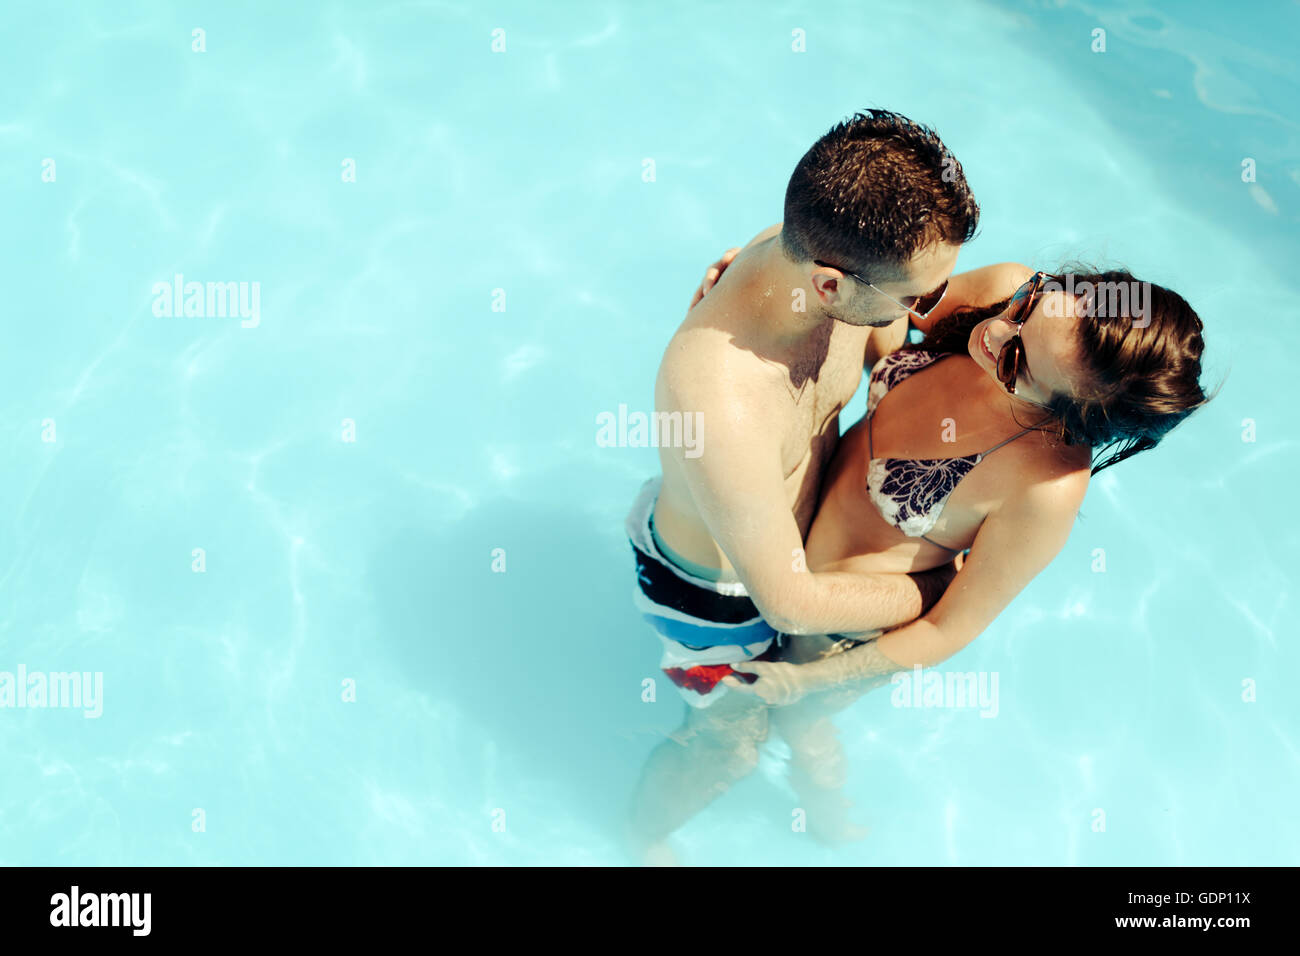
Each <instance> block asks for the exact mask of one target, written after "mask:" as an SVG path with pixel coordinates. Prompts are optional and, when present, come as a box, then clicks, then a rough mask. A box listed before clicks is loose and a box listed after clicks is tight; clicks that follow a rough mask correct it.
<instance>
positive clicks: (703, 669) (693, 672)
mask: <svg viewBox="0 0 1300 956" xmlns="http://www.w3.org/2000/svg"><path fill="white" fill-rule="evenodd" d="M664 673H665V674H667V675H668V677H669V679H670V680H671V681H672V682H673V683H674V684H676V685H677V686H678V687H685V688H686V689H687V690H693V691H695V693H697V694H708V693H710V692H711V691H712V690H713V688H715V687H717V686H718V682H719V681H721V680H722V679H723V678H724V677H728V676H731V675H735V676H736V677H739V678H740V679H741V680H742V681H744V682H745V683H746V684H752V683H753V682H754V681H755V680H757V679H758V678H756V677H755V676H754V675H753V674H745V673H739V672H737V671H733V670H732V669H731V667H730V665H728V664H697V665H696V666H695V667H692V668H689V669H687V670H682V669H681V668H680V667H665V668H664Z"/></svg>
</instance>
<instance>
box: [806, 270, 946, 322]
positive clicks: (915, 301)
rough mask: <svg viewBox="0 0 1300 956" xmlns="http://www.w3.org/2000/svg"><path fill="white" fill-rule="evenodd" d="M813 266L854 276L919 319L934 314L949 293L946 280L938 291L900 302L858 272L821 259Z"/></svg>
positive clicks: (909, 297) (911, 296)
mask: <svg viewBox="0 0 1300 956" xmlns="http://www.w3.org/2000/svg"><path fill="white" fill-rule="evenodd" d="M813 265H815V266H821V267H822V268H823V269H836V270H838V271H839V272H843V273H844V274H845V275H846V276H852V277H853V278H855V279H857V280H858V281H859V282H861V283H862V284H864V285H866V286H868V287H869V288H872V289H875V290H876V291H877V292H880V294H881V295H883V296H884V297H885V298H886V299H888V300H889V301H890V302H892V303H894V305H896V306H898V307H899V308H901V309H903V311H905V312H911V313H912V314H913V315H914V316H916V317H917V318H918V319H924V318H925V317H926V316H927V315H929V314H930V313H931V312H933V311H934V307H935V306H936V305H938V304H939V303H940V302H941V301H942V300H943V297H944V294H945V293H947V291H948V280H947V279H944V280H943V283H942V284H941V285H940V286H939V287H938V288H937V289H934V290H933V291H930V292H927V293H926V294H925V295H909V296H907V297H906V299H905V300H904V301H902V302H900V301H898V299H895V298H894V297H893V296H892V295H890V294H889V293H888V292H881V290H880V289H876V287H875V286H874V285H872V284H871V282H869V281H868V280H867V279H866V278H865V277H863V276H860V275H858V274H857V273H856V272H850V271H849V270H848V269H844V268H841V267H840V266H837V265H832V264H831V263H829V262H823V261H822V260H821V259H814V260H813Z"/></svg>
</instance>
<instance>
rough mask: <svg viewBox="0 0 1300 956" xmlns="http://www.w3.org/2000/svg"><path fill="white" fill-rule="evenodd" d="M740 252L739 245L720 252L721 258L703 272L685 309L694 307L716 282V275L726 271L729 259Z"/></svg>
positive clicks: (729, 262)
mask: <svg viewBox="0 0 1300 956" xmlns="http://www.w3.org/2000/svg"><path fill="white" fill-rule="evenodd" d="M738 252H740V247H739V246H737V247H736V248H734V249H728V250H727V251H726V252H724V253H723V254H722V258H721V259H719V260H718V261H717V262H715V263H714V264H713V265H711V266H709V268H708V271H706V272H705V273H704V280H703V281H702V282H700V287H699V288H698V289H696V290H695V296H694V297H693V298H692V299H691V304H690V307H689V308H688V309H687V310H686V311H688V312H689V311H690V310H691V309H693V308H695V304H696V303H697V302H699V301H700V300H701V299H703V298H704V293H706V292H708V291H709V290H710V289H712V288H713V287H714V286H715V285H716V284H717V282H718V277H719V276H721V275H722V273H723V272H725V271H726V269H727V266H729V265H731V260H732V259H734V258H736V253H738Z"/></svg>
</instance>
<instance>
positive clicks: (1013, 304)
mask: <svg viewBox="0 0 1300 956" xmlns="http://www.w3.org/2000/svg"><path fill="white" fill-rule="evenodd" d="M1047 277H1048V276H1047V273H1046V272H1035V273H1034V275H1033V278H1031V279H1030V280H1029V281H1028V282H1026V283H1025V284H1024V285H1022V286H1021V287H1020V288H1019V289H1017V290H1016V294H1015V295H1013V296H1012V297H1011V298H1010V299H1008V300H1007V306H1008V308H1010V310H1011V314H1010V315H1008V316H1007V321H1008V322H1010V323H1011V324H1012V325H1014V326H1016V328H1017V329H1019V327H1020V326H1022V325H1024V324H1025V320H1026V319H1027V318H1029V316H1030V314H1031V313H1032V312H1033V311H1034V300H1035V299H1037V298H1038V294H1039V293H1040V292H1041V291H1042V289H1043V280H1044V279H1046V278H1047ZM1024 364H1025V343H1024V342H1023V341H1022V340H1021V338H1020V332H1019V331H1017V332H1016V334H1015V335H1013V336H1012V337H1011V340H1010V341H1009V342H1007V344H1006V345H1004V346H1002V351H1001V352H999V353H998V369H997V371H998V381H999V382H1001V383H1002V384H1003V385H1005V386H1006V387H1007V391H1008V392H1011V393H1012V394H1014V393H1015V391H1016V379H1018V378H1019V377H1020V369H1021V368H1022V367H1023V366H1024Z"/></svg>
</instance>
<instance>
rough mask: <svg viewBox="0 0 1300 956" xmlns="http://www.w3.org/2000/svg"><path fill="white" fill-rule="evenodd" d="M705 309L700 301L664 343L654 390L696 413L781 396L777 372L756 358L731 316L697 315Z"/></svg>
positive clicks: (780, 372) (772, 364) (779, 372)
mask: <svg viewBox="0 0 1300 956" xmlns="http://www.w3.org/2000/svg"><path fill="white" fill-rule="evenodd" d="M720 298H721V297H719V299H720ZM709 304H711V303H708V297H707V296H706V297H705V301H702V302H700V303H699V305H697V306H696V307H695V308H694V309H692V310H691V314H690V315H688V316H687V319H686V321H685V322H683V323H682V325H681V327H680V328H679V329H678V330H677V332H676V334H674V335H673V337H672V339H671V340H670V341H669V343H668V347H667V348H666V349H665V350H664V356H663V360H662V361H661V362H660V364H659V376H658V381H657V386H656V391H657V392H658V393H660V394H661V395H664V396H669V395H672V396H676V397H677V399H678V400H679V401H681V402H687V403H691V404H692V406H693V407H696V408H698V407H701V406H702V405H704V404H707V405H709V406H716V405H724V406H726V405H735V404H748V403H752V402H755V401H760V402H761V401H762V400H763V397H764V396H766V395H768V394H769V393H770V394H772V395H773V396H775V395H780V394H784V393H783V392H782V391H781V380H782V376H783V375H784V374H785V371H784V370H783V369H782V367H781V366H780V365H778V364H776V363H775V362H771V361H768V360H765V359H763V358H761V357H760V356H759V354H758V352H757V351H756V349H755V348H754V347H753V345H752V342H751V341H750V339H749V336H748V335H746V330H745V329H744V328H743V327H737V326H736V325H735V324H734V323H733V322H732V321H731V320H732V316H731V315H723V316H710V314H709V313H708V312H707V311H706V312H702V311H701V310H704V309H706V306H707V305H709ZM697 312H699V313H701V314H698V315H697V314H696V313H697ZM719 319H721V320H719Z"/></svg>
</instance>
